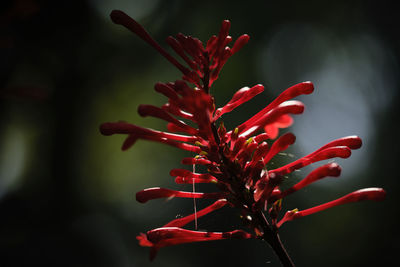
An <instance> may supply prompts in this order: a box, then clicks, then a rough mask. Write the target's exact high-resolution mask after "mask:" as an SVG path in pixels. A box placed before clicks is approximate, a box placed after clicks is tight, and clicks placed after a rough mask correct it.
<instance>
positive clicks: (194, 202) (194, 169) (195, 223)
mask: <svg viewBox="0 0 400 267" xmlns="http://www.w3.org/2000/svg"><path fill="white" fill-rule="evenodd" d="M195 171H196V165H195V164H193V173H195ZM194 179H195V178H194V177H193V178H192V181H193V184H192V185H193V194H194V193H196V186H195V180H194ZM193 209H194V228H195V230H197V207H196V198H195V197H194V196H193Z"/></svg>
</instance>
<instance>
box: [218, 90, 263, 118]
mask: <svg viewBox="0 0 400 267" xmlns="http://www.w3.org/2000/svg"><path fill="white" fill-rule="evenodd" d="M262 91H264V86H263V85H261V84H257V85H255V86H253V87H252V88H249V87H243V88H242V89H240V90H239V91H237V92H236V93H235V94H234V95H233V97H232V99H231V100H230V101H229V102H228V103H227V104H226V105H225V106H223V107H222V108H219V109H217V111H216V112H215V115H214V118H213V120H214V121H215V120H217V119H218V118H219V117H221V115H222V114H225V113H228V112H231V111H232V110H233V109H235V108H237V107H238V106H240V105H241V104H243V103H245V102H247V101H249V100H250V99H252V98H253V97H255V96H256V95H258V94H259V93H261V92H262Z"/></svg>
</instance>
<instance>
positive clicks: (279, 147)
mask: <svg viewBox="0 0 400 267" xmlns="http://www.w3.org/2000/svg"><path fill="white" fill-rule="evenodd" d="M295 141H296V136H294V134H292V133H287V134H284V135H282V136H281V137H279V139H278V140H276V141H275V142H274V143H273V144H272V146H271V149H270V150H269V151H268V154H267V155H265V157H264V159H263V162H264V163H265V164H266V163H268V162H269V161H270V160H271V159H272V158H273V157H274V156H275V155H276V154H278V153H279V152H281V151H283V150H286V149H287V148H288V147H289V146H290V145H292V144H293V143H294V142H295Z"/></svg>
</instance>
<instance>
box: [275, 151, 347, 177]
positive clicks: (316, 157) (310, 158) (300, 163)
mask: <svg viewBox="0 0 400 267" xmlns="http://www.w3.org/2000/svg"><path fill="white" fill-rule="evenodd" d="M350 155H351V150H350V148H349V147H347V146H334V147H326V148H324V149H322V150H321V149H318V150H316V151H315V152H313V153H311V154H309V155H307V156H305V157H303V158H300V159H298V160H296V161H294V162H292V163H289V164H287V165H285V166H282V167H280V168H277V169H274V170H271V171H269V173H278V174H280V175H284V174H287V173H291V172H293V171H294V170H297V169H300V168H303V167H305V166H307V165H310V164H312V163H314V162H317V161H321V160H326V159H331V158H335V157H340V158H348V157H350Z"/></svg>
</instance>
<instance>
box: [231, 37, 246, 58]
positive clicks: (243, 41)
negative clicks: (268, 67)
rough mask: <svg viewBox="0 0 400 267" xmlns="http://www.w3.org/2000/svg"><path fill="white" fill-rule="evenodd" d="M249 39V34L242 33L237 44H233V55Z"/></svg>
mask: <svg viewBox="0 0 400 267" xmlns="http://www.w3.org/2000/svg"><path fill="white" fill-rule="evenodd" d="M249 40H250V36H248V35H247V34H243V35H241V36H240V37H239V38H238V39H237V40H236V42H235V44H234V45H233V47H232V49H231V52H232V55H233V54H235V53H236V52H238V51H239V50H240V49H242V47H243V46H245V45H246V44H247V43H248V41H249Z"/></svg>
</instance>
